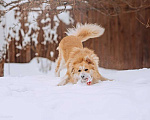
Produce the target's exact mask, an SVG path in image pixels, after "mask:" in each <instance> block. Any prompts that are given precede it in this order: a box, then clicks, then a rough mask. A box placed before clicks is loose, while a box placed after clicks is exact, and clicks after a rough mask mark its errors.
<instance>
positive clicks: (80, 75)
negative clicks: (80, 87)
mask: <svg viewBox="0 0 150 120" xmlns="http://www.w3.org/2000/svg"><path fill="white" fill-rule="evenodd" d="M94 68H95V65H94V63H93V61H92V60H90V59H89V58H88V57H87V58H85V59H82V60H80V61H77V62H75V63H74V64H73V66H72V69H71V73H72V75H73V76H74V78H76V79H78V80H79V79H80V80H81V82H86V81H87V79H91V78H92V74H93V70H94Z"/></svg>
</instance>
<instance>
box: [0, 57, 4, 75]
mask: <svg viewBox="0 0 150 120" xmlns="http://www.w3.org/2000/svg"><path fill="white" fill-rule="evenodd" d="M3 76H4V59H3V60H2V61H0V77H3Z"/></svg>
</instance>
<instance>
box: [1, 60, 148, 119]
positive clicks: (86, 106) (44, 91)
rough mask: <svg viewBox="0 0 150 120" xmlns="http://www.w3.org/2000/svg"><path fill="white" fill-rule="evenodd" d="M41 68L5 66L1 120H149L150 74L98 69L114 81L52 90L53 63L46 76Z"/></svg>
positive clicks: (143, 71)
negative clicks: (40, 70)
mask: <svg viewBox="0 0 150 120" xmlns="http://www.w3.org/2000/svg"><path fill="white" fill-rule="evenodd" d="M9 67H10V75H9V72H8V68H9ZM40 68H41V67H40V64H37V63H36V60H35V59H34V60H32V61H31V63H29V64H10V65H8V64H5V77H2V78H0V120H92V119H94V120H150V69H146V68H145V69H140V70H126V71H116V70H107V69H103V68H100V69H99V71H100V72H101V74H102V75H104V76H105V77H108V78H111V79H114V81H106V82H100V83H98V84H95V85H91V86H87V85H84V84H75V85H73V84H67V85H66V86H56V85H57V83H58V82H60V78H58V77H54V63H52V70H51V71H49V72H47V74H45V73H41V72H39V69H40ZM47 69H48V68H47ZM64 74H65V70H63V71H62V72H61V76H63V75H64Z"/></svg>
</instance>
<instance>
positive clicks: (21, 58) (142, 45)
mask: <svg viewBox="0 0 150 120" xmlns="http://www.w3.org/2000/svg"><path fill="white" fill-rule="evenodd" d="M94 6H95V7H96V9H93V8H89V7H88V6H82V5H79V6H76V7H78V8H76V9H74V10H71V11H70V12H71V15H72V16H73V18H74V20H75V23H74V25H75V24H76V23H77V22H80V23H97V24H100V25H102V26H103V27H104V28H105V33H104V35H103V36H101V37H100V38H95V39H90V40H88V41H86V42H84V43H83V44H84V46H85V47H88V48H90V49H94V51H95V53H96V54H97V55H98V56H99V58H100V63H99V65H100V66H101V67H104V68H110V69H137V68H145V67H147V68H150V28H146V27H145V26H144V25H143V24H141V23H140V22H139V21H138V20H137V19H136V16H135V13H133V12H131V13H125V14H120V15H118V16H108V15H104V14H102V13H100V12H99V9H100V7H99V6H100V5H99V4H96V5H95V4H94ZM97 9H98V10H97ZM149 13H150V8H148V9H145V10H144V11H143V17H144V18H145V19H147V18H148V17H149ZM51 23H52V24H53V21H51ZM71 26H72V25H65V24H64V23H62V22H60V25H59V27H58V28H57V33H58V43H59V42H60V40H61V39H62V38H63V37H64V36H65V33H64V32H65V31H66V29H67V28H69V27H71ZM41 36H42V34H41ZM40 38H42V37H40V36H39V39H40ZM41 41H42V40H41ZM58 43H50V42H47V43H46V45H43V44H38V45H35V43H34V42H33V41H31V42H30V43H29V44H28V45H26V46H25V47H24V48H23V49H21V50H20V49H18V48H17V47H16V40H14V39H12V41H11V42H10V44H9V50H8V51H7V57H6V62H8V59H9V62H15V63H16V62H17V63H25V62H29V61H30V60H31V59H32V58H33V57H35V56H42V57H46V58H49V59H50V60H52V61H55V59H56V58H57V56H58V52H57V50H56V48H57V46H58ZM51 51H53V52H54V55H53V56H51V55H50V52H51ZM36 53H38V54H36Z"/></svg>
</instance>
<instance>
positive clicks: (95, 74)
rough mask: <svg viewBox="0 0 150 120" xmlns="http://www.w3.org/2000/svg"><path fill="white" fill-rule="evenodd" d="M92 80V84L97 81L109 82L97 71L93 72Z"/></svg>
mask: <svg viewBox="0 0 150 120" xmlns="http://www.w3.org/2000/svg"><path fill="white" fill-rule="evenodd" d="M93 78H94V82H95V83H97V82H98V80H101V81H106V80H109V79H108V78H105V77H103V76H102V75H101V74H100V73H99V72H98V70H95V71H94V74H93Z"/></svg>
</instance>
